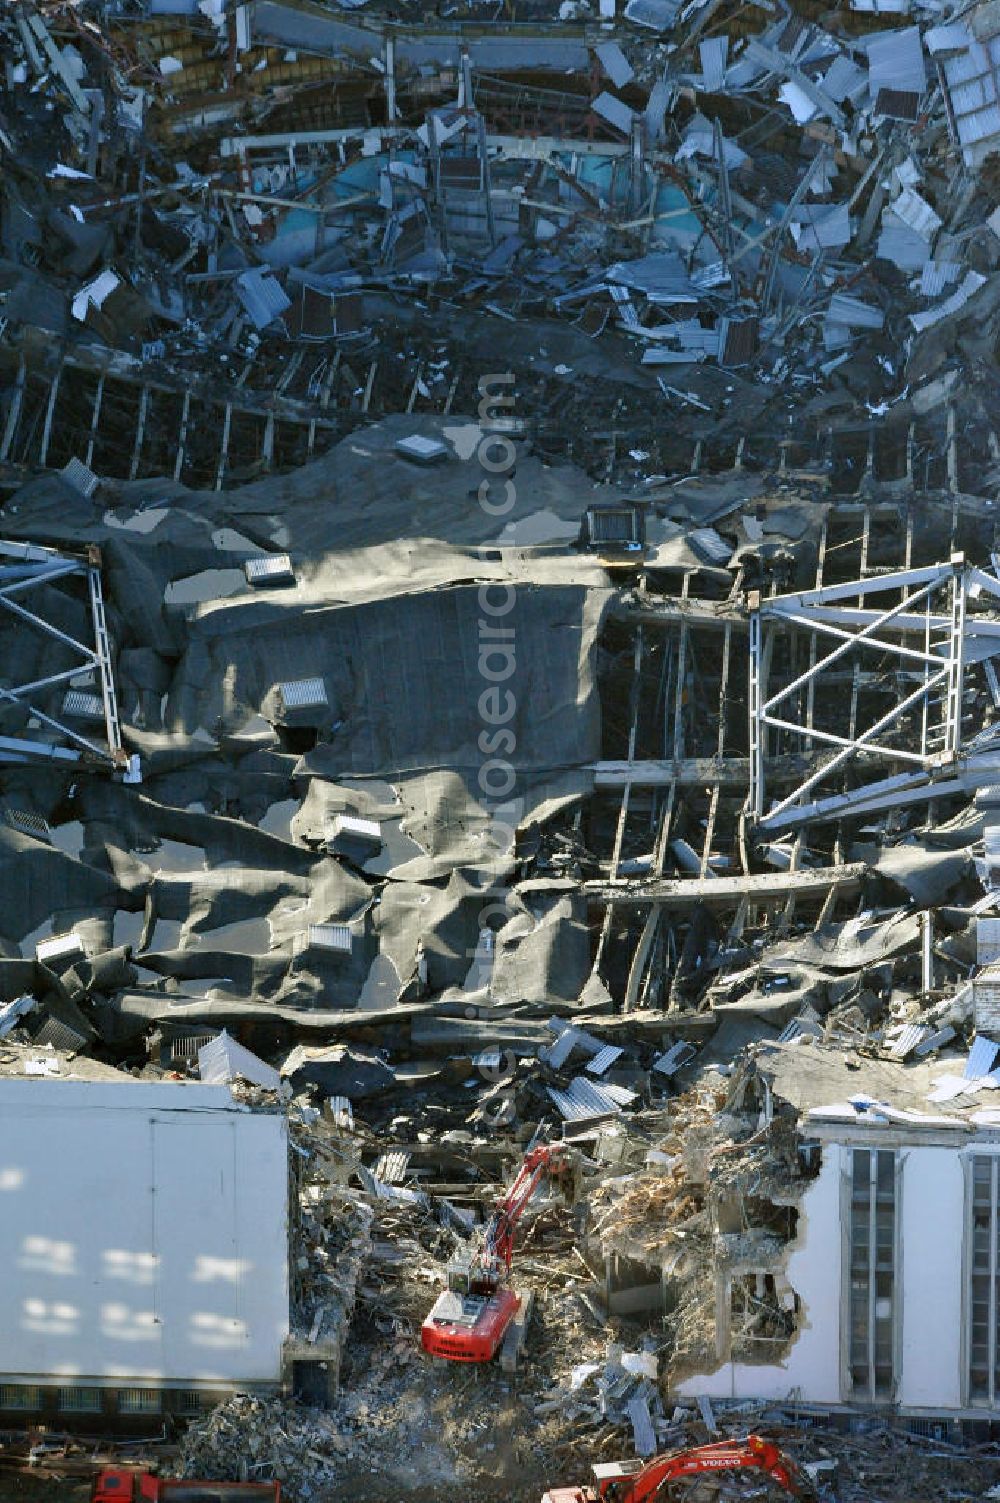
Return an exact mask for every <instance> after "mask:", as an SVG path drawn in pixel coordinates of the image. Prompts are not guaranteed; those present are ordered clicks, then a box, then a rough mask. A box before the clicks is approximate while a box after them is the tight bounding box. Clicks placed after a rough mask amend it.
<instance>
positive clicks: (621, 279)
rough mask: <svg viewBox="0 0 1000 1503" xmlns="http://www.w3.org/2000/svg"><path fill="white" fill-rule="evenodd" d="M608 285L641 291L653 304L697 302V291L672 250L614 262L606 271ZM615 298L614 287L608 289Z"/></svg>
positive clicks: (678, 257)
mask: <svg viewBox="0 0 1000 1503" xmlns="http://www.w3.org/2000/svg"><path fill="white" fill-rule="evenodd" d="M606 275H607V279H608V281H609V282H611V283H613V284H615V285H616V286H621V287H631V288H634V289H635V291H637V292H644V293H645V294H646V296H647V297H648V298H649V299H650V300H651V301H652V302H654V303H696V302H698V300H699V299H698V289H697V288H696V287H695V286H694V284H693V282H692V281H691V278H690V277H689V276H688V274H687V269H686V267H685V265H684V262H683V261H682V260H681V258H680V256H678V255H677V254H676V252H674V251H656V252H654V253H653V254H652V255H649V256H641V257H639V258H638V259H637V260H635V261H616V262H615V263H614V265H613V266H609V267H608V270H607V273H606ZM611 295H612V297H614V296H615V292H614V286H613V287H612V289H611Z"/></svg>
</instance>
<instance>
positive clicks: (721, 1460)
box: [599, 1435, 816, 1503]
mask: <svg viewBox="0 0 1000 1503" xmlns="http://www.w3.org/2000/svg"><path fill="white" fill-rule="evenodd" d="M744 1469H751V1470H754V1471H758V1472H764V1473H765V1474H766V1475H767V1476H768V1477H770V1478H771V1479H772V1481H774V1482H776V1483H777V1484H778V1486H779V1487H783V1488H784V1489H785V1492H786V1493H788V1495H789V1497H792V1498H802V1499H808V1500H810V1503H811V1500H814V1499H815V1497H816V1491H815V1488H814V1487H813V1485H812V1482H811V1481H810V1479H809V1478H808V1477H807V1476H806V1475H805V1473H804V1472H802V1471H801V1470H800V1468H799V1467H798V1466H797V1465H796V1464H795V1462H794V1461H793V1460H792V1459H791V1457H790V1456H786V1455H785V1453H784V1452H783V1451H782V1450H781V1449H780V1447H778V1446H776V1445H775V1444H774V1443H773V1441H769V1440H764V1439H762V1438H761V1436H759V1435H748V1436H747V1438H746V1440H720V1441H716V1442H715V1443H714V1444H712V1445H707V1446H695V1447H692V1448H691V1449H690V1450H686V1451H674V1452H672V1453H671V1454H670V1455H667V1456H657V1457H656V1458H655V1460H653V1461H651V1462H650V1463H649V1465H648V1466H645V1467H643V1468H642V1470H641V1471H639V1472H636V1473H634V1474H633V1475H632V1476H631V1477H629V1478H628V1480H627V1483H626V1484H625V1485H624V1486H623V1485H622V1482H620V1481H619V1480H617V1479H612V1478H602V1480H601V1486H600V1493H599V1496H600V1497H601V1498H602V1499H607V1500H608V1503H612V1500H614V1503H643V1500H644V1499H650V1498H652V1497H653V1496H654V1495H655V1494H656V1493H657V1492H658V1491H659V1490H660V1488H661V1487H662V1486H663V1485H664V1483H666V1482H672V1481H675V1480H676V1479H677V1478H679V1477H695V1476H699V1475H704V1474H706V1473H709V1472H737V1471H742V1470H744Z"/></svg>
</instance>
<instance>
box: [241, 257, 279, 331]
mask: <svg viewBox="0 0 1000 1503" xmlns="http://www.w3.org/2000/svg"><path fill="white" fill-rule="evenodd" d="M235 291H236V296H237V297H238V298H239V300H240V302H241V303H242V304H243V308H244V310H245V312H246V314H247V317H248V318H249V319H250V322H251V323H252V324H253V325H254V326H255V328H258V329H266V328H267V327H268V325H269V324H273V323H274V320H275V319H276V318H279V317H280V316H281V314H282V313H284V312H285V310H286V308H290V307H291V306H292V300H291V298H289V297H287V296H286V294H285V290H284V288H283V287H282V285H281V283H280V282H279V281H278V279H277V277H272V276H269V275H268V274H267V273H266V272H263V271H261V270H260V269H259V268H258V267H254V268H252V270H250V271H245V272H243V274H242V275H241V276H239V277H237V278H236V287H235Z"/></svg>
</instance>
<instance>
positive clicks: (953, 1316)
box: [677, 1144, 965, 1410]
mask: <svg viewBox="0 0 1000 1503" xmlns="http://www.w3.org/2000/svg"><path fill="white" fill-rule="evenodd" d="M872 1146H877V1144H873V1145H872ZM848 1153H849V1150H848V1149H847V1148H843V1147H839V1146H836V1145H832V1144H828V1145H827V1146H826V1147H824V1149H823V1162H822V1167H821V1169H820V1173H819V1175H818V1177H817V1178H816V1180H814V1181H813V1183H812V1184H811V1185H810V1187H809V1189H808V1190H807V1191H806V1193H805V1195H804V1196H803V1198H802V1201H801V1203H800V1207H799V1223H798V1236H797V1238H796V1242H795V1246H794V1250H793V1251H792V1253H791V1254H790V1256H789V1259H788V1263H787V1267H786V1277H787V1279H788V1282H789V1284H790V1285H791V1287H792V1288H793V1289H794V1290H795V1292H796V1294H798V1296H799V1301H800V1311H799V1334H798V1336H797V1338H796V1339H795V1341H794V1342H793V1344H792V1345H791V1347H790V1348H789V1350H788V1354H787V1356H786V1357H785V1359H784V1361H783V1362H781V1363H776V1364H774V1365H773V1366H757V1365H753V1366H751V1365H749V1364H743V1363H733V1362H727V1363H725V1364H723V1366H722V1367H720V1368H719V1369H718V1371H717V1372H714V1373H706V1374H704V1375H701V1376H698V1377H694V1378H688V1379H686V1380H685V1381H683V1382H682V1383H681V1384H679V1385H678V1390H677V1391H678V1393H679V1394H680V1395H681V1396H682V1397H692V1398H694V1397H697V1396H698V1395H699V1394H707V1395H708V1396H709V1397H710V1398H726V1399H730V1398H732V1399H773V1400H779V1401H780V1400H790V1399H793V1398H796V1399H799V1400H801V1401H802V1402H804V1403H810V1404H821V1405H825V1404H829V1405H836V1404H840V1403H842V1402H843V1401H844V1398H843V1395H842V1392H841V1358H842V1332H841V1319H842V1300H843V1257H844V1252H845V1246H846V1238H845V1232H844V1229H843V1227H842V1219H841V1205H842V1201H841V1184H842V1176H843V1175H846V1174H847V1173H848V1168H849V1165H848ZM900 1157H901V1166H902V1172H901V1175H900V1181H899V1183H900V1199H899V1207H898V1212H897V1215H898V1218H899V1220H898V1228H899V1237H898V1246H899V1249H900V1263H899V1268H898V1271H897V1307H896V1308H897V1320H901V1321H902V1327H901V1339H900V1342H899V1352H900V1373H899V1384H898V1391H897V1402H898V1403H899V1405H900V1406H902V1407H905V1408H914V1409H931V1410H947V1409H958V1408H961V1406H962V1362H963V1346H962V1322H963V1311H964V1298H963V1295H964V1281H965V1264H964V1260H963V1243H964V1236H965V1177H964V1171H963V1156H962V1153H961V1152H959V1151H958V1150H957V1148H956V1149H952V1148H934V1147H926V1148H921V1147H914V1148H907V1149H901V1150H900ZM843 1336H844V1338H845V1339H846V1331H845V1332H844V1333H843Z"/></svg>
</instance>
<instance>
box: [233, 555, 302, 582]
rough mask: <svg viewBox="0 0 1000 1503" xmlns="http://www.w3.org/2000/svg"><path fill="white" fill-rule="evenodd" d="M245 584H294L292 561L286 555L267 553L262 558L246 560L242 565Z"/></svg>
mask: <svg viewBox="0 0 1000 1503" xmlns="http://www.w3.org/2000/svg"><path fill="white" fill-rule="evenodd" d="M243 572H244V573H245V575H246V577H247V584H252V585H258V584H285V583H288V584H294V582H295V574H294V572H293V570H292V560H291V558H290V557H289V555H288V554H287V553H269V554H266V555H265V556H264V557H262V558H248V559H247V560H246V562H245V563H244V565H243Z"/></svg>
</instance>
